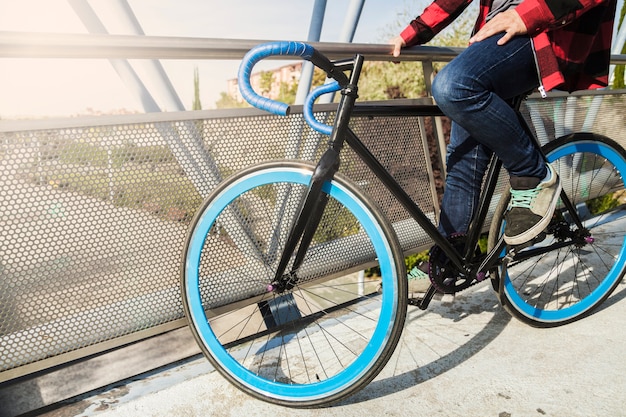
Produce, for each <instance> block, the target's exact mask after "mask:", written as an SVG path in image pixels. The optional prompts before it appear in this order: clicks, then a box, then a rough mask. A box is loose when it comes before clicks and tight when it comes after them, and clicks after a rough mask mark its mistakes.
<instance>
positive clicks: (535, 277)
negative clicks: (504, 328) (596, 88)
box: [489, 133, 626, 327]
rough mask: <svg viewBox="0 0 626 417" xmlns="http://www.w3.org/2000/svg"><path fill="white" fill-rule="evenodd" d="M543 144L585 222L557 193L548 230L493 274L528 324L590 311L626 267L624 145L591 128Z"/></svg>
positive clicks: (496, 224) (497, 227) (498, 221)
mask: <svg viewBox="0 0 626 417" xmlns="http://www.w3.org/2000/svg"><path fill="white" fill-rule="evenodd" d="M544 152H545V154H546V156H547V158H548V161H549V162H550V163H551V164H552V166H553V167H554V168H555V170H556V172H557V173H558V175H559V177H560V180H561V185H562V186H563V193H565V195H567V197H568V198H569V200H570V201H571V202H572V204H573V205H574V206H575V209H576V211H577V213H578V217H579V218H580V219H581V220H582V227H580V226H579V225H576V224H575V222H574V221H573V220H572V216H570V215H569V213H568V211H567V210H566V208H565V206H564V204H563V200H562V199H561V200H560V201H559V205H558V206H557V209H556V212H555V215H554V216H553V219H552V221H551V223H550V225H549V226H548V228H547V230H546V235H547V236H546V238H545V239H544V240H543V241H542V242H539V243H537V244H536V245H534V246H531V247H529V248H526V249H524V250H522V251H520V252H519V256H518V257H517V259H519V260H514V261H513V262H511V263H510V264H509V266H508V267H507V271H506V275H505V276H504V277H502V276H499V278H498V279H504V296H505V297H504V304H505V305H504V306H505V308H507V310H508V311H509V312H510V313H512V314H513V315H514V316H516V317H518V318H520V319H521V320H523V321H525V322H527V323H529V324H531V325H534V326H538V327H551V326H557V325H561V324H565V323H569V322H572V321H575V320H577V319H579V318H581V317H584V316H585V315H587V314H589V313H590V312H591V311H593V310H594V309H595V308H596V307H597V306H598V305H600V304H601V303H602V302H603V301H604V300H605V299H606V298H607V297H608V296H609V295H610V294H611V293H612V292H613V290H614V289H615V287H616V286H617V285H618V284H619V282H620V281H621V279H622V277H623V275H624V270H625V268H626V241H625V236H626V209H625V204H624V203H625V202H626V200H625V198H626V191H625V190H624V179H623V177H624V174H625V173H626V153H625V152H624V150H623V149H622V148H621V147H620V146H619V145H618V144H617V143H616V142H614V141H613V140H611V139H609V138H606V137H604V136H600V135H596V134H591V133H575V134H572V135H569V136H566V137H562V138H559V139H556V140H555V141H553V142H550V143H549V144H547V145H546V146H545V147H544ZM562 195H563V194H562ZM508 200H509V198H508V197H507V198H502V200H501V201H500V204H499V206H498V208H497V209H496V212H495V215H494V221H493V223H492V227H491V231H490V237H489V241H490V246H491V247H493V246H494V245H495V242H496V241H497V239H498V237H499V236H500V235H501V234H502V232H503V227H504V214H505V212H506V207H507V204H508ZM500 272H501V271H500Z"/></svg>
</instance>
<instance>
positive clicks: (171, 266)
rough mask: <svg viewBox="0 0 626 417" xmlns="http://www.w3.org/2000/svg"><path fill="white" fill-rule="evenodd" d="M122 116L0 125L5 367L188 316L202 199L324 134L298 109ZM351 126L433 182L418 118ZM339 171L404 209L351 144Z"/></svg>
mask: <svg viewBox="0 0 626 417" xmlns="http://www.w3.org/2000/svg"><path fill="white" fill-rule="evenodd" d="M327 116H328V115H327V114H318V117H319V118H320V119H321V118H322V117H327ZM133 117H134V118H135V119H136V116H133ZM162 117H167V115H162ZM330 117H331V121H332V115H331V116H330ZM115 120H118V121H121V122H117V123H115V124H109V125H101V126H78V127H72V128H56V129H52V128H51V129H43V130H31V131H12V132H3V133H0V143H1V144H2V145H1V153H0V158H1V159H0V170H1V171H2V174H1V176H0V209H1V210H2V213H1V216H0V233H1V234H2V236H3V238H2V240H1V242H0V274H1V279H0V352H1V355H0V377H1V376H2V373H1V372H5V371H7V370H11V369H14V368H18V367H20V366H22V365H26V364H30V363H33V362H37V361H40V360H43V359H46V358H51V357H54V356H57V355H61V354H65V353H68V352H72V351H76V350H80V349H81V348H85V347H89V346H93V345H96V344H99V343H101V342H104V341H109V340H111V339H115V338H119V337H122V336H125V335H130V334H133V333H136V332H138V331H142V330H146V329H151V328H154V327H155V326H159V325H161V324H163V323H168V322H171V321H173V320H176V319H178V318H181V317H182V315H183V312H182V308H181V300H180V293H179V287H178V285H179V284H178V280H179V274H180V260H181V259H180V258H181V254H182V250H183V245H184V241H185V236H186V233H187V229H188V226H189V222H190V220H191V218H192V217H193V215H194V213H195V212H196V211H197V209H198V207H199V205H200V203H201V201H202V199H203V198H204V197H206V195H207V194H208V193H209V192H210V191H211V190H212V189H213V188H214V187H215V185H216V184H217V183H218V182H219V181H220V180H221V179H222V178H224V177H225V176H227V175H230V174H231V173H233V172H235V171H238V170H240V169H241V168H243V167H246V166H249V165H252V164H254V163H256V162H260V161H263V160H271V159H282V158H285V157H287V158H298V159H313V158H316V157H317V156H318V155H319V154H320V153H321V152H322V151H323V149H325V147H326V140H327V138H326V137H322V136H320V135H318V134H316V133H314V132H312V131H311V130H309V129H308V128H304V129H303V128H302V120H301V115H297V114H296V115H292V116H290V117H287V118H279V117H273V116H265V115H263V116H246V117H228V118H206V119H203V120H173V121H157V122H151V121H146V122H137V123H135V122H133V123H131V124H125V123H123V121H124V120H125V119H124V118H123V117H118V118H116V119H115ZM133 120H134V119H133ZM74 123H75V122H74ZM354 129H355V130H356V131H357V132H359V134H363V136H364V139H365V141H366V142H371V144H372V146H373V149H374V150H376V149H378V151H379V152H378V153H380V154H381V155H389V156H388V157H387V158H386V164H387V165H388V166H389V168H390V169H391V170H392V171H395V172H396V173H397V177H398V178H399V180H400V181H404V182H405V183H406V184H407V186H409V187H412V192H413V194H414V195H415V196H416V199H418V197H419V198H420V199H422V200H424V196H426V197H428V196H430V195H431V194H432V193H430V192H427V193H424V189H425V188H426V189H427V188H428V178H427V177H426V176H425V175H424V173H423V172H422V171H423V168H424V164H425V163H426V162H425V157H424V152H423V145H422V143H421V139H420V136H419V128H418V123H417V121H416V120H412V121H409V120H407V119H404V118H403V119H397V120H393V119H391V118H385V119H362V120H356V121H355V122H354ZM301 139H302V140H301ZM391 151H393V154H391V153H392V152H391ZM394 155H395V156H394ZM342 171H344V172H345V173H346V174H348V175H349V176H350V177H351V178H352V179H353V180H355V181H356V182H358V183H359V184H363V186H364V187H365V188H367V191H368V192H369V193H371V194H373V195H374V196H375V197H376V200H378V201H379V203H380V204H381V206H383V208H384V210H385V211H386V212H387V213H388V214H389V215H390V217H391V218H392V219H393V221H394V223H397V224H400V225H401V224H402V221H404V220H406V214H404V213H402V211H401V210H399V209H398V208H397V207H395V206H394V202H393V199H392V198H391V197H390V196H389V195H387V194H386V193H384V192H382V186H381V185H380V184H378V183H377V182H376V180H375V179H374V178H372V176H371V174H369V173H367V172H366V170H365V169H364V167H363V165H362V163H361V162H360V161H358V160H356V157H355V156H354V155H353V154H351V153H350V152H346V158H344V162H343V165H342ZM426 200H428V198H426ZM425 204H426V205H427V206H430V207H432V202H428V201H426V202H425ZM431 211H432V210H431ZM404 229H406V227H405V228H404ZM409 229H411V228H409ZM402 230H403V229H402V228H400V231H402ZM405 240H406V239H405ZM413 241H415V239H413ZM409 246H412V247H416V244H415V243H413V244H412V245H409ZM42 366H43V365H42ZM5 375H7V373H6V372H5ZM13 375H14V374H13ZM5 378H6V376H5Z"/></svg>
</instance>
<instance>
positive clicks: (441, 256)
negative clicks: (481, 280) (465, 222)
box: [428, 233, 478, 294]
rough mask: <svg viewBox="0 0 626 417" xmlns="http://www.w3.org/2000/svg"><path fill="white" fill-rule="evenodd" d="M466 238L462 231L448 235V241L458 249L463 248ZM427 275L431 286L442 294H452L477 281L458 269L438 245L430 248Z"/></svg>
mask: <svg viewBox="0 0 626 417" xmlns="http://www.w3.org/2000/svg"><path fill="white" fill-rule="evenodd" d="M466 239H467V236H466V235H465V234H464V233H456V234H453V235H451V236H449V237H448V241H449V242H450V243H451V244H452V246H454V247H455V249H457V250H459V251H461V250H463V248H464V246H465V241H466ZM428 275H429V277H430V281H431V283H432V284H433V286H434V287H435V288H437V290H438V291H439V292H442V293H444V294H454V293H457V292H459V291H462V290H464V289H466V288H469V287H471V286H472V285H474V284H477V283H478V281H477V280H475V279H472V278H469V277H467V276H465V274H464V273H461V272H460V271H458V270H457V269H456V267H455V266H454V265H453V264H452V263H451V262H450V260H449V259H448V257H447V256H446V254H445V253H444V252H443V251H442V250H441V248H439V246H433V247H432V248H431V250H430V259H429V270H428Z"/></svg>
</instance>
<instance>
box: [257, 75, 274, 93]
mask: <svg viewBox="0 0 626 417" xmlns="http://www.w3.org/2000/svg"><path fill="white" fill-rule="evenodd" d="M273 82H274V72H272V71H263V72H262V73H261V80H260V82H259V87H260V88H261V94H262V95H266V94H268V93H269V92H270V91H272V83H273Z"/></svg>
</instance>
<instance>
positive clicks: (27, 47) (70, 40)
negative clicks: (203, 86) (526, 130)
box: [0, 31, 626, 62]
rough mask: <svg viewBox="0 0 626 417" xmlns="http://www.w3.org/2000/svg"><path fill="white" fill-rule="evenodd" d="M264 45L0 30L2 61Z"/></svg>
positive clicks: (371, 51)
mask: <svg viewBox="0 0 626 417" xmlns="http://www.w3.org/2000/svg"><path fill="white" fill-rule="evenodd" d="M263 42H266V41H264V40H250V39H215V38H183V37H163V36H135V35H132V36H131V35H96V34H93V35H92V34H62V33H26V32H7V31H0V58H107V59H241V58H243V56H244V55H245V54H246V53H247V52H248V51H249V50H250V49H252V48H253V47H254V46H256V45H258V44H259V43H263ZM310 44H311V45H312V46H313V47H315V48H316V49H318V50H319V51H320V52H322V53H324V54H325V55H326V56H328V57H329V58H330V59H341V58H345V57H346V56H350V55H353V54H355V53H360V54H363V55H366V56H367V58H368V59H370V60H387V61H391V60H393V61H416V60H417V61H419V60H426V61H450V60H451V59H452V58H454V57H455V56H456V55H458V53H459V52H460V51H461V50H463V48H441V47H433V46H422V47H419V48H411V49H407V51H406V52H405V53H404V54H403V55H402V56H400V57H398V58H393V57H392V56H391V45H384V44H360V43H349V44H348V43H332V42H310ZM275 59H280V57H275ZM282 59H283V60H284V59H285V58H284V57H282ZM625 62H626V58H625Z"/></svg>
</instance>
